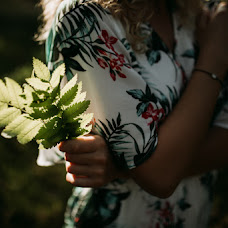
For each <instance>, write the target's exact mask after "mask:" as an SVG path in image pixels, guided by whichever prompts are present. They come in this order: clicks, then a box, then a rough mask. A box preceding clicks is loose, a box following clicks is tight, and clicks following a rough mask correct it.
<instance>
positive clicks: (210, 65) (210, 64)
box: [195, 55, 227, 82]
mask: <svg viewBox="0 0 228 228" xmlns="http://www.w3.org/2000/svg"><path fill="white" fill-rule="evenodd" d="M204 56H205V55H200V56H199V58H198V61H197V63H196V65H195V68H196V69H202V70H204V71H206V72H210V73H211V74H214V75H216V77H218V79H219V80H221V81H222V82H223V80H224V77H225V73H226V71H227V69H226V67H225V66H223V64H222V63H221V62H219V61H217V60H216V58H213V59H211V60H210V59H209V58H208V57H204Z"/></svg>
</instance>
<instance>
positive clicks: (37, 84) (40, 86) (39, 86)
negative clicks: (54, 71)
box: [25, 78, 50, 91]
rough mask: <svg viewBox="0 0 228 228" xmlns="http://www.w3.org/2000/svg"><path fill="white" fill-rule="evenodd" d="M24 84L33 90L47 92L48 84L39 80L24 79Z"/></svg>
mask: <svg viewBox="0 0 228 228" xmlns="http://www.w3.org/2000/svg"><path fill="white" fill-rule="evenodd" d="M25 80H26V82H27V83H28V84H29V85H30V86H32V87H33V88H34V89H35V90H44V91H46V90H48V88H49V86H50V84H49V83H47V82H42V81H41V80H40V79H39V78H26V79H25Z"/></svg>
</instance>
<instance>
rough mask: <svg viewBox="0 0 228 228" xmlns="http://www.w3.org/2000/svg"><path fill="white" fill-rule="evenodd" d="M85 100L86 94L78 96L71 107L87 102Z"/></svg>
mask: <svg viewBox="0 0 228 228" xmlns="http://www.w3.org/2000/svg"><path fill="white" fill-rule="evenodd" d="M85 98H86V92H83V93H80V94H77V95H76V97H75V99H74V100H73V102H72V104H71V105H73V104H76V103H79V102H82V101H84V100H85Z"/></svg>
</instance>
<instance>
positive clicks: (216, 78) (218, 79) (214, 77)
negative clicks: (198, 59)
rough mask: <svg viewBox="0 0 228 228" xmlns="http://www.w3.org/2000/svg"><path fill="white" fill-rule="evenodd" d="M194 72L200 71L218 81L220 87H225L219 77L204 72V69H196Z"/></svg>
mask: <svg viewBox="0 0 228 228" xmlns="http://www.w3.org/2000/svg"><path fill="white" fill-rule="evenodd" d="M193 71H199V72H202V73H205V74H207V75H209V76H210V77H211V78H212V79H213V80H216V81H218V82H219V83H220V85H221V86H222V87H223V82H222V80H221V79H220V78H218V76H217V75H216V74H213V73H210V72H208V71H206V70H202V69H198V68H194V69H193Z"/></svg>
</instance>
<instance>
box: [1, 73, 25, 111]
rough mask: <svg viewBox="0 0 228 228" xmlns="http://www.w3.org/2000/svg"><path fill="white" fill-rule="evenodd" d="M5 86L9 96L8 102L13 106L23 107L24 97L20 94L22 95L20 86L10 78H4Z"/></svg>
mask: <svg viewBox="0 0 228 228" xmlns="http://www.w3.org/2000/svg"><path fill="white" fill-rule="evenodd" d="M5 81H6V87H7V90H8V94H9V97H10V103H11V105H12V106H13V107H16V108H19V109H23V107H24V99H23V98H22V97H21V96H20V95H22V88H21V86H20V85H19V84H18V83H17V82H16V81H14V80H13V79H11V78H7V77H6V78H5Z"/></svg>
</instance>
